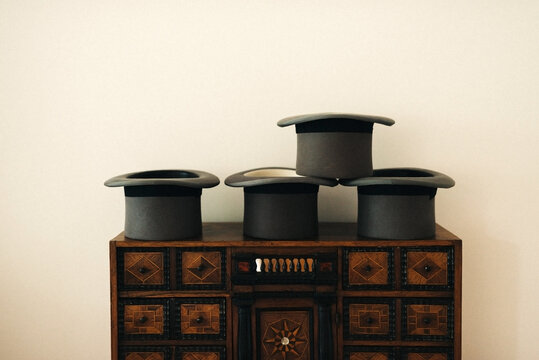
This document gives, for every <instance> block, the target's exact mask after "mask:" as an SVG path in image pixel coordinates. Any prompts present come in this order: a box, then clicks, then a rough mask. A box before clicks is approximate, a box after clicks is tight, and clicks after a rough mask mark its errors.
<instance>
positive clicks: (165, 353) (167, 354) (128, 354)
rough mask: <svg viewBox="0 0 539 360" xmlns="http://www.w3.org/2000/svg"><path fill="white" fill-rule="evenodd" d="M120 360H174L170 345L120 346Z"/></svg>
mask: <svg viewBox="0 0 539 360" xmlns="http://www.w3.org/2000/svg"><path fill="white" fill-rule="evenodd" d="M120 360H172V358H171V351H170V348H168V347H158V346H144V347H142V346H140V347H137V346H133V347H125V348H120Z"/></svg>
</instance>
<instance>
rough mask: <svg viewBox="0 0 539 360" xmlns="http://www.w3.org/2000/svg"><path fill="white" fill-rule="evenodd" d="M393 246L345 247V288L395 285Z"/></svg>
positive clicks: (386, 287) (388, 287) (387, 288)
mask: <svg viewBox="0 0 539 360" xmlns="http://www.w3.org/2000/svg"><path fill="white" fill-rule="evenodd" d="M393 254H394V249H393V248H389V247H388V248H380V247H376V248H375V247H362V248H344V249H343V274H342V275H343V288H344V289H350V290H365V289H379V290H389V289H392V288H393V287H394V281H393V278H394V274H393Z"/></svg>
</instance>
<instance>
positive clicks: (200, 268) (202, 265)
mask: <svg viewBox="0 0 539 360" xmlns="http://www.w3.org/2000/svg"><path fill="white" fill-rule="evenodd" d="M205 268H206V267H205V266H204V264H200V265H198V266H197V270H198V271H202V270H204V269H205Z"/></svg>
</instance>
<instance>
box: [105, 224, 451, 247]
mask: <svg viewBox="0 0 539 360" xmlns="http://www.w3.org/2000/svg"><path fill="white" fill-rule="evenodd" d="M202 234H203V235H202V236H200V237H197V238H190V239H185V240H171V241H149V240H146V241H142V240H133V239H129V238H127V237H125V236H124V233H123V232H121V233H120V234H119V235H118V236H116V237H115V238H114V239H112V240H111V242H113V243H114V245H115V246H118V247H143V246H144V247H148V246H163V247H166V246H172V247H176V246H178V247H201V246H202V247H218V246H229V247H230V246H231V247H266V246H279V247H335V246H415V245H421V246H425V245H426V243H425V240H427V241H428V242H429V244H430V245H432V246H440V245H442V246H443V245H452V244H453V243H454V242H455V241H457V240H458V241H460V240H459V238H458V237H457V236H455V235H453V234H452V233H450V232H449V231H448V230H446V229H444V228H443V227H442V226H440V225H438V224H437V225H436V234H435V236H434V237H433V238H431V239H423V240H379V239H369V238H362V237H359V236H358V235H357V234H356V223H320V226H319V235H318V236H317V237H315V238H311V239H303V240H264V239H256V238H252V237H249V236H245V235H243V224H242V223H240V222H209V223H204V224H203V226H202Z"/></svg>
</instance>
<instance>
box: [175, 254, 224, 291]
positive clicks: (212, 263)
mask: <svg viewBox="0 0 539 360" xmlns="http://www.w3.org/2000/svg"><path fill="white" fill-rule="evenodd" d="M181 256H182V270H181V273H182V284H184V285H193V284H221V277H222V274H221V252H219V251H203V252H194V251H183V252H182V255H181Z"/></svg>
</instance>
